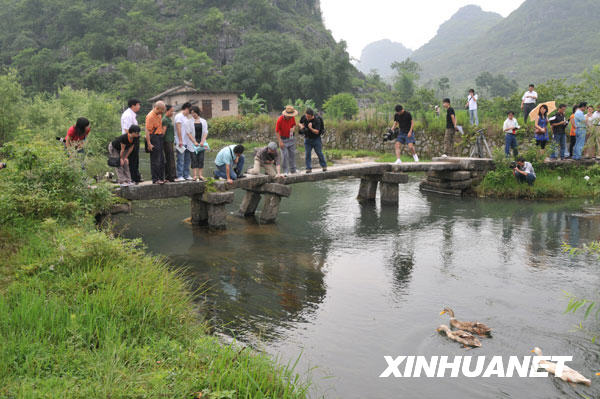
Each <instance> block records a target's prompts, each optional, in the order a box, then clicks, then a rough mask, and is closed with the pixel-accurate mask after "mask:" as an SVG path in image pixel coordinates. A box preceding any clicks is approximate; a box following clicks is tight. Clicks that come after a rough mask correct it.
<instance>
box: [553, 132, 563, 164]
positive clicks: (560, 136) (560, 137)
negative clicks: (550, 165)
mask: <svg viewBox="0 0 600 399" xmlns="http://www.w3.org/2000/svg"><path fill="white" fill-rule="evenodd" d="M554 142H555V143H556V145H557V146H558V147H559V148H560V159H565V148H566V147H567V135H566V133H554ZM550 158H552V159H556V148H555V149H554V151H552V155H550Z"/></svg>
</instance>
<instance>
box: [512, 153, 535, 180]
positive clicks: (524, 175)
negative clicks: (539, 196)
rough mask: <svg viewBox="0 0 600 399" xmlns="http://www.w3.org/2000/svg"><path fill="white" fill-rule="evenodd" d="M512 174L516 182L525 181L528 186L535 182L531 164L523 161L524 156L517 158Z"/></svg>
mask: <svg viewBox="0 0 600 399" xmlns="http://www.w3.org/2000/svg"><path fill="white" fill-rule="evenodd" d="M513 174H514V175H515V178H516V179H517V182H518V183H527V184H529V185H530V186H533V183H535V179H536V176H535V171H534V170H533V165H531V162H525V158H523V157H520V158H519V159H518V160H517V166H516V167H515V169H514V171H513Z"/></svg>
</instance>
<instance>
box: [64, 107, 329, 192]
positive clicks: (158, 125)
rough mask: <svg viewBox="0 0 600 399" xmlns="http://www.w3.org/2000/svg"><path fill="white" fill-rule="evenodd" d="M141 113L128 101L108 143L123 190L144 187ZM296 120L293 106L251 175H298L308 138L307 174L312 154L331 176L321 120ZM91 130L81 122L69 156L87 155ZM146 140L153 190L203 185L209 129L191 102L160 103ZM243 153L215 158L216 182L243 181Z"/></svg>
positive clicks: (310, 114) (69, 141) (310, 115)
mask: <svg viewBox="0 0 600 399" xmlns="http://www.w3.org/2000/svg"><path fill="white" fill-rule="evenodd" d="M140 109H141V102H140V101H139V100H137V99H131V100H129V101H128V104H127V109H126V110H125V111H124V112H123V114H122V115H121V134H120V135H119V136H118V137H116V138H115V139H113V140H112V141H111V142H110V143H108V154H109V164H110V165H111V166H114V167H115V168H116V175H117V181H118V183H119V184H120V185H122V186H128V185H132V184H139V183H140V182H142V181H143V179H142V175H141V173H140V171H139V152H140V137H141V135H142V129H141V127H140V125H139V124H138V120H137V117H138V113H139V111H140ZM297 116H298V111H297V110H295V109H294V107H293V106H287V107H286V108H285V109H284V110H283V112H282V115H281V116H280V117H279V119H278V120H277V123H276V126H275V131H276V137H274V139H275V140H274V141H273V142H270V143H269V144H268V145H267V146H266V147H264V148H259V149H257V151H256V154H255V157H254V165H253V167H252V168H251V169H250V170H248V173H249V174H259V173H260V172H261V169H264V172H265V173H266V174H268V175H270V176H280V175H282V174H289V173H297V169H296V139H295V135H296V134H300V135H303V136H304V146H305V162H306V171H305V172H306V173H311V172H312V151H313V150H314V152H315V153H316V154H317V157H318V159H319V164H320V166H321V168H322V170H323V171H327V161H326V159H325V155H324V154H323V143H322V140H321V137H322V135H323V133H324V131H325V129H324V123H323V119H322V118H321V117H320V116H319V115H318V114H316V113H315V112H314V110H312V109H310V108H308V109H306V111H305V113H304V115H302V117H301V118H300V121H299V123H296V117H297ZM90 130H91V127H90V122H89V120H87V119H86V118H79V119H78V120H77V122H76V123H75V125H73V126H71V127H70V128H69V130H68V132H67V136H66V137H65V139H64V142H65V146H66V147H67V149H69V150H71V151H70V152H71V153H80V152H81V153H83V146H84V143H85V140H86V138H87V136H88V135H89V133H90ZM143 134H144V137H145V143H146V145H145V151H146V152H148V153H149V154H150V170H151V175H152V183H153V184H164V183H166V182H182V181H204V180H205V178H204V173H203V172H204V160H205V153H206V151H207V150H209V149H210V147H209V146H208V143H207V137H208V123H207V121H206V120H205V119H203V118H202V117H201V111H200V108H199V107H197V106H195V105H192V104H191V103H189V102H187V103H185V104H183V105H182V106H181V107H180V108H179V110H178V112H177V113H176V112H175V109H174V108H173V106H171V105H167V104H165V103H164V102H163V101H157V102H156V103H154V105H153V107H152V110H151V111H150V112H149V113H148V114H147V115H146V119H145V127H144V133H143ZM244 150H245V148H244V146H243V145H241V144H234V145H228V146H226V147H225V148H223V149H221V150H220V151H219V152H218V154H217V155H216V157H215V170H214V177H215V178H217V179H225V180H227V182H229V183H231V182H233V181H234V180H236V179H239V178H243V177H244V164H245V157H244ZM190 169H191V172H190Z"/></svg>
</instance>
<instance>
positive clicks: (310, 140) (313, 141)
mask: <svg viewBox="0 0 600 399" xmlns="http://www.w3.org/2000/svg"><path fill="white" fill-rule="evenodd" d="M300 130H301V131H303V132H305V138H304V151H305V153H306V156H305V161H306V173H311V172H312V162H311V156H312V150H313V149H314V150H315V153H316V154H317V156H318V157H319V164H320V165H321V167H322V168H323V172H326V171H327V161H326V160H325V155H323V142H322V141H321V134H322V133H323V125H322V122H321V117H315V112H314V111H313V110H312V109H310V108H308V109H307V110H306V112H305V114H304V115H303V116H302V118H300Z"/></svg>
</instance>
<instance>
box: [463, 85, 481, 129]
mask: <svg viewBox="0 0 600 399" xmlns="http://www.w3.org/2000/svg"><path fill="white" fill-rule="evenodd" d="M478 100H479V96H478V95H477V94H475V90H474V89H470V90H469V96H468V97H467V104H466V107H467V108H468V109H469V120H470V121H471V126H473V125H475V126H479V116H478V115H477V106H478V103H477V101H478Z"/></svg>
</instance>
